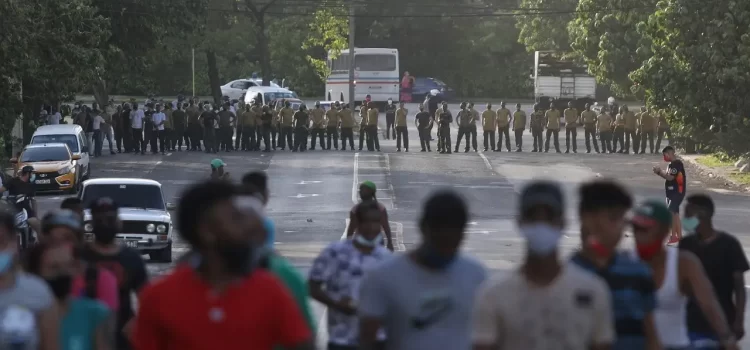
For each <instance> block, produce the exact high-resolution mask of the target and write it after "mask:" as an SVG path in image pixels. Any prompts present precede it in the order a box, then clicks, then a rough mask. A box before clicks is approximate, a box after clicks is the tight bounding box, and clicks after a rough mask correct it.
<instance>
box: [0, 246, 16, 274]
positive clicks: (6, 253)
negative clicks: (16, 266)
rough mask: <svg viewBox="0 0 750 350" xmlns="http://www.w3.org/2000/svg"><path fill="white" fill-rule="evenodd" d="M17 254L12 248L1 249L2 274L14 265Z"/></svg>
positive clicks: (0, 267)
mask: <svg viewBox="0 0 750 350" xmlns="http://www.w3.org/2000/svg"><path fill="white" fill-rule="evenodd" d="M14 257H15V254H14V253H13V252H12V251H10V250H7V249H6V250H3V251H0V274H4V273H6V272H8V270H10V268H11V267H12V266H13V258H14Z"/></svg>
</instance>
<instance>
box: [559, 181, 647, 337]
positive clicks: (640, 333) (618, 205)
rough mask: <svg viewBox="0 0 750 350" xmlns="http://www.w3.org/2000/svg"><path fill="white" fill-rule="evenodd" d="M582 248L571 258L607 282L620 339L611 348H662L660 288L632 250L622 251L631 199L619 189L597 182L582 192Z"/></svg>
mask: <svg viewBox="0 0 750 350" xmlns="http://www.w3.org/2000/svg"><path fill="white" fill-rule="evenodd" d="M579 196H580V204H579V207H578V210H579V215H580V220H581V239H582V240H583V245H582V246H583V248H582V249H581V250H580V251H579V252H577V253H575V254H574V255H573V257H572V258H571V261H572V263H573V264H576V265H578V266H580V267H582V268H584V269H586V270H588V271H590V272H592V273H594V274H596V275H598V276H599V277H601V278H602V279H603V280H604V281H606V282H607V285H608V286H609V289H610V291H611V293H612V304H613V305H612V309H613V315H614V318H615V319H614V320H613V321H614V324H615V332H616V333H617V341H616V342H615V344H614V346H613V347H612V349H613V350H620V349H621V350H630V349H660V348H661V347H660V344H659V339H658V337H657V334H656V329H655V327H654V321H653V315H652V314H653V311H654V309H655V308H656V296H655V293H656V287H655V286H654V282H653V279H652V276H651V269H649V267H648V265H646V264H645V263H643V262H642V261H640V260H639V259H638V258H637V256H636V255H635V254H634V253H633V252H618V251H617V250H616V249H617V245H618V244H619V243H620V240H621V239H622V232H623V229H624V228H625V225H626V219H625V214H626V213H627V211H628V210H629V209H630V207H631V206H632V205H633V199H632V198H631V197H630V195H629V194H628V193H627V191H626V190H625V189H624V188H622V187H621V186H620V185H618V184H616V183H613V182H607V181H596V182H590V183H587V184H584V185H583V186H581V188H580V195H579Z"/></svg>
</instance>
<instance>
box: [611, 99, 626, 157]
mask: <svg viewBox="0 0 750 350" xmlns="http://www.w3.org/2000/svg"><path fill="white" fill-rule="evenodd" d="M614 126H615V130H614V140H613V141H612V150H613V151H614V152H617V153H625V152H627V149H626V148H625V108H624V106H623V107H620V113H617V115H616V116H615V125H614ZM618 143H619V144H620V150H619V151H618V150H617V144H618Z"/></svg>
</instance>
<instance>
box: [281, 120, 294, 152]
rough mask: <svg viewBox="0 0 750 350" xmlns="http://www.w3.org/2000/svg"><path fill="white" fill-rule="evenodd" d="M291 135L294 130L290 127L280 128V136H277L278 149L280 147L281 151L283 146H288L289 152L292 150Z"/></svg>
mask: <svg viewBox="0 0 750 350" xmlns="http://www.w3.org/2000/svg"><path fill="white" fill-rule="evenodd" d="M293 133H294V128H292V127H291V126H282V127H281V134H280V135H279V147H281V149H284V148H285V147H284V146H286V145H289V149H290V150H291V149H292V148H294V142H293V140H292V134H293Z"/></svg>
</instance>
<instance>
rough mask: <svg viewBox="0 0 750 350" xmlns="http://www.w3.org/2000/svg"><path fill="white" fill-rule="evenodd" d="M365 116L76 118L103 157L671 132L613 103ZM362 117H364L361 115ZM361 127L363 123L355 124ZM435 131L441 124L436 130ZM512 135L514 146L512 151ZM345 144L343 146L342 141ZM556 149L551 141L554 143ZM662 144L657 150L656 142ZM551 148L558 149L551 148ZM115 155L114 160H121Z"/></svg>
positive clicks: (281, 104) (613, 140)
mask: <svg viewBox="0 0 750 350" xmlns="http://www.w3.org/2000/svg"><path fill="white" fill-rule="evenodd" d="M361 106H362V107H361V108H360V109H359V111H358V112H357V111H355V110H354V109H352V108H351V106H349V104H347V103H343V102H335V103H333V104H331V106H330V108H328V109H325V108H324V107H322V106H321V105H320V103H319V102H317V103H315V106H314V108H310V109H308V108H307V106H306V105H305V104H304V103H303V104H301V105H300V106H299V107H298V108H296V109H292V107H291V103H290V102H289V101H284V100H273V101H265V104H264V103H263V102H261V101H260V100H258V101H252V102H250V103H248V104H245V103H244V102H243V101H238V100H231V101H230V100H229V98H228V97H226V96H225V98H224V100H223V101H222V103H211V102H208V101H200V100H199V99H198V98H195V97H194V98H191V99H189V100H186V98H185V97H184V96H181V95H180V96H178V97H177V99H176V100H174V101H171V102H169V101H164V100H156V98H155V97H153V96H150V97H149V99H148V100H146V102H145V103H144V104H143V105H142V107H141V106H140V105H139V104H138V103H137V102H136V101H135V100H134V99H131V100H130V101H129V102H123V103H121V104H119V105H118V104H115V102H114V101H110V102H109V103H108V105H107V106H105V107H104V108H103V110H100V109H99V106H98V105H97V104H96V103H94V104H93V105H92V106H91V107H89V106H86V105H84V104H83V103H81V102H78V103H76V105H75V107H74V108H73V110H72V112H71V113H72V119H73V123H75V124H78V125H80V126H82V127H83V128H84V130H85V131H86V133H87V135H88V142H89V144H90V145H93V147H90V151H89V152H90V153H91V155H93V156H100V155H101V152H102V148H103V142H104V140H107V141H108V144H109V151H110V153H111V154H115V153H123V152H124V153H140V154H145V153H146V152H147V151H150V152H151V153H153V154H158V153H165V152H174V151H182V150H183V145H184V146H185V147H184V150H189V151H204V150H205V151H206V152H209V153H216V152H218V151H226V152H230V151H235V150H236V151H264V152H269V151H271V150H277V149H280V150H286V149H288V150H290V151H293V152H296V151H299V152H304V151H306V150H308V149H310V150H315V149H316V143H318V144H319V147H320V149H324V150H330V149H331V148H333V149H336V150H338V149H339V146H340V147H341V150H346V149H347V144H348V146H349V149H350V150H355V142H354V136H355V131H358V133H359V136H358V148H357V149H358V150H360V151H362V150H363V149H364V148H365V147H366V149H367V150H368V151H380V141H379V140H380V134H381V133H382V134H383V135H384V136H385V138H386V139H390V138H393V139H395V140H396V148H397V151H398V152H401V151H402V150H403V151H405V152H408V151H409V125H410V122H409V118H410V116H412V118H413V124H414V127H416V129H417V132H418V135H419V143H420V146H421V151H422V152H431V151H432V147H431V141H434V139H433V137H432V130H433V127H435V128H436V129H437V137H438V140H437V151H438V152H440V153H452V152H458V151H459V148H460V146H461V141H463V140H464V138H465V146H464V151H465V152H469V151H470V150H471V149H473V150H474V151H478V143H477V124H478V123H481V127H482V132H483V133H482V136H483V146H484V147H483V150H484V151H485V152H487V151H496V152H501V151H502V149H503V143H504V145H505V149H506V150H507V151H508V152H511V151H516V152H522V151H523V136H524V133H525V131H526V130H527V129H528V130H529V131H530V132H531V134H532V136H533V145H532V150H531V151H532V152H549V150H550V146H554V150H555V151H556V152H557V153H561V149H560V140H559V139H560V133H561V132H563V133H564V134H565V135H564V136H565V146H566V147H565V153H570V152H571V151H572V152H573V153H577V152H578V143H577V139H578V127H580V126H583V133H584V138H585V145H586V152H587V153H591V151H592V145H593V150H594V152H596V153H626V154H627V153H630V152H631V151H632V152H633V153H635V154H639V153H640V154H643V153H646V149H647V146H648V151H649V153H657V152H658V150H659V149H660V148H661V142H662V139H663V138H665V137H666V139H667V140H669V141H671V138H672V136H671V130H670V126H669V123H668V121H667V119H666V116H665V115H663V113H656V112H655V111H652V110H649V109H648V108H646V107H642V108H641V110H640V112H638V113H636V112H633V111H630V110H629V108H628V106H625V105H623V106H621V107H620V106H617V105H611V106H610V105H607V106H603V107H602V108H600V109H599V111H598V112H595V111H593V110H592V106H591V105H590V104H587V105H586V106H585V109H584V110H582V111H579V110H577V109H576V108H574V107H573V104H572V103H569V104H568V108H558V107H559V106H557V105H555V104H553V106H552V108H543V106H542V105H540V104H535V105H534V110H533V111H532V112H530V113H529V114H527V113H526V111H524V110H523V109H522V108H521V104H520V103H519V104H516V109H515V111H511V110H510V109H508V108H507V107H506V104H505V102H502V103H501V104H500V108H498V109H493V106H492V104H491V103H488V104H487V106H486V109H485V110H484V111H482V112H481V113H480V112H479V111H477V110H476V109H475V108H474V103H466V102H464V103H461V105H460V107H459V111H457V112H456V117H455V118H454V114H453V112H452V111H450V109H449V108H448V104H447V103H446V102H445V101H442V98H441V97H439V96H433V95H429V94H428V96H427V97H426V99H425V101H424V103H422V104H421V105H420V106H419V110H418V111H415V112H410V111H409V110H408V109H406V108H405V102H404V101H401V102H400V103H398V104H396V103H394V102H393V101H390V100H389V101H388V102H387V104H386V105H385V107H384V109H383V111H382V112H384V114H385V119H386V123H385V125H386V127H385V130H383V129H382V128H381V127H380V126H379V124H378V121H379V118H380V115H381V113H382V112H381V110H379V109H378V108H377V107H376V105H375V104H374V103H373V102H372V101H371V100H370V98H369V96H368V97H367V99H365V101H363V102H362V104H361ZM42 113H43V116H42V119H44V120H45V122H46V123H47V124H57V123H60V122H61V121H62V120H64V118H63V117H62V116H61V114H60V112H59V111H58V110H57V109H51V110H50V112H49V113H47V111H43V112H42ZM357 114H358V115H359V116H358V117H357V116H356V115H357ZM357 119H358V120H357ZM454 123H455V124H456V127H457V129H458V130H457V136H458V139H457V140H456V144H455V147H451V145H452V141H451V126H452V125H453V124H454ZM436 124H437V125H436ZM511 134H513V138H514V140H513V141H514V142H513V143H514V147H511ZM339 139H340V140H341V142H340V143H339ZM551 141H552V142H551ZM654 141H656V142H655V144H654ZM550 143H552V145H550ZM115 148H116V150H117V151H116V152H115Z"/></svg>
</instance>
